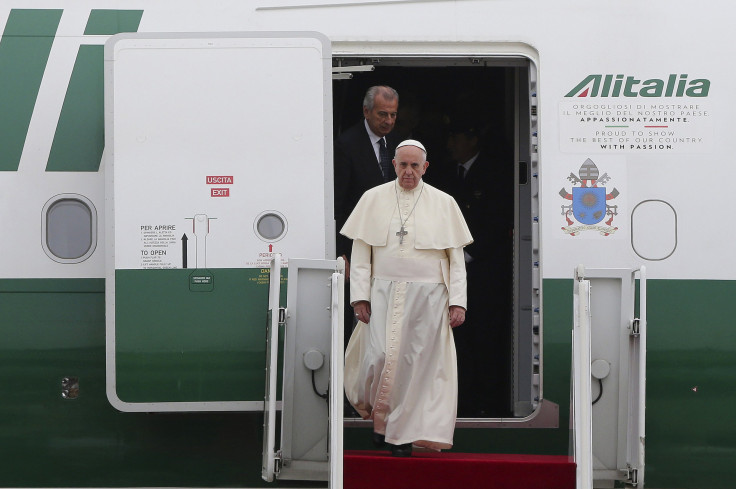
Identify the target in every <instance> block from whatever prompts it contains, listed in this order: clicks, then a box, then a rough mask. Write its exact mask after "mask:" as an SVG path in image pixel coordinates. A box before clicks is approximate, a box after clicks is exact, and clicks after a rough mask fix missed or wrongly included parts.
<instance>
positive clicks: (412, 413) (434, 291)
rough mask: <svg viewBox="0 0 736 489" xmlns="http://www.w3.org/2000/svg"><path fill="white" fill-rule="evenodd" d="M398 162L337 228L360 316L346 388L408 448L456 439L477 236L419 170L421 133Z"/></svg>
mask: <svg viewBox="0 0 736 489" xmlns="http://www.w3.org/2000/svg"><path fill="white" fill-rule="evenodd" d="M393 164H394V168H395V170H396V175H397V179H396V180H395V181H393V182H389V183H386V184H383V185H380V186H378V187H375V188H373V189H371V190H368V191H367V192H366V193H365V194H363V197H362V198H361V199H360V201H359V202H358V205H357V206H356V207H355V210H354V211H353V213H352V214H351V215H350V217H349V218H348V220H347V221H346V223H345V226H344V227H343V228H342V230H341V231H340V232H341V233H342V234H343V235H345V236H347V237H348V238H351V239H352V240H353V252H352V263H351V264H350V296H351V299H352V301H353V302H352V305H353V308H354V311H355V315H356V318H357V320H358V325H357V327H356V328H355V330H354V332H353V334H352V336H351V338H350V342H349V344H348V347H347V350H346V352H345V392H346V395H347V398H348V400H349V401H350V402H351V404H352V405H353V406H354V407H355V409H356V410H357V411H358V413H360V415H361V416H362V417H363V418H364V419H372V420H373V431H374V433H376V434H378V435H384V436H385V441H386V442H387V443H389V444H391V445H393V447H392V450H393V449H394V448H396V447H397V446H405V447H408V450H409V451H408V454H410V453H411V444H413V445H414V446H417V447H425V448H430V449H435V450H439V449H445V448H450V447H451V446H452V440H453V433H454V429H455V418H456V415H457V360H456V354H455V343H454V341H453V337H452V328H453V327H456V326H459V325H460V324H462V323H463V321H464V320H465V309H466V304H467V298H466V282H465V260H464V257H463V247H464V246H466V245H468V244H470V243H471V242H472V241H473V240H472V237H471V235H470V231H469V230H468V227H467V225H466V224H465V220H464V219H463V216H462V213H461V212H460V209H459V208H458V206H457V204H456V203H455V201H454V199H453V198H452V197H451V196H449V195H448V194H446V193H444V192H441V191H439V190H437V189H435V188H434V187H431V186H429V185H427V184H426V183H424V181H423V180H422V175H424V173H425V172H426V170H427V167H428V165H429V163H428V162H427V158H426V150H425V149H424V146H423V145H422V144H421V143H419V142H418V141H414V140H407V141H404V142H402V143H401V144H399V146H398V147H397V149H396V156H395V159H394V160H393ZM394 455H401V454H399V453H397V452H394ZM403 455H406V454H403Z"/></svg>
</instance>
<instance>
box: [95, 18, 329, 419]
mask: <svg viewBox="0 0 736 489" xmlns="http://www.w3.org/2000/svg"><path fill="white" fill-rule="evenodd" d="M330 67H331V52H330V43H329V40H328V39H327V38H325V37H324V36H322V35H321V34H318V33H269V32H259V33H243V34H240V33H236V34H234V33H224V34H223V33H220V34H209V33H201V34H151V33H138V34H121V35H117V36H113V37H112V38H111V39H110V40H109V41H108V42H107V44H106V46H105V127H106V129H105V130H106V147H105V155H106V156H105V165H106V166H105V169H104V171H105V173H106V254H107V265H106V303H107V305H106V307H107V320H106V321H107V391H108V398H109V399H110V402H111V403H112V404H113V405H114V406H115V407H116V408H117V409H119V410H122V411H234V410H251V411H260V410H262V409H263V406H264V402H263V392H264V389H265V379H264V375H263V368H264V365H265V361H266V341H265V336H266V323H267V319H268V316H267V315H268V282H269V266H270V262H271V259H272V257H273V256H274V254H276V253H280V254H281V255H282V257H283V261H284V263H285V264H288V261H289V258H290V257H304V258H314V259H322V260H324V259H331V258H334V220H333V216H332V208H331V202H332V151H331V148H332V135H331V128H332V110H331V103H332V102H331V98H332V97H331V74H330ZM282 280H284V281H285V280H286V277H285V276H284V277H282ZM282 290H284V291H285V290H286V287H283V288H282ZM284 299H285V292H284V293H282V296H281V297H280V298H279V299H278V300H279V301H283V300H284Z"/></svg>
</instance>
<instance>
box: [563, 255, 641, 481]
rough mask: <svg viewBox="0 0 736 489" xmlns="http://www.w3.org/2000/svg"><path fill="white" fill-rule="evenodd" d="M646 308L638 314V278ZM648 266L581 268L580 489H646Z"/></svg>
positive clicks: (577, 370) (577, 346)
mask: <svg viewBox="0 0 736 489" xmlns="http://www.w3.org/2000/svg"><path fill="white" fill-rule="evenodd" d="M637 275H638V279H639V283H638V289H639V290H638V291H639V297H638V309H639V314H638V315H637V314H635V311H636V306H637V301H636V289H637V283H636V278H637ZM646 290H647V286H646V268H645V267H643V266H642V267H641V268H640V269H639V270H629V269H618V268H610V269H604V268H601V269H593V268H584V267H583V266H582V265H580V266H578V268H577V269H576V271H575V281H574V295H573V297H574V306H573V308H574V313H573V317H574V325H573V359H572V385H573V389H572V397H573V399H572V407H573V408H572V409H573V412H572V418H573V420H572V421H573V422H572V426H573V438H574V440H573V443H572V445H573V447H574V457H575V462H576V464H577V487H578V489H588V488H592V487H596V488H599V487H600V488H604V487H614V485H615V484H616V483H617V482H619V483H620V482H623V483H624V484H626V485H629V486H634V487H640V488H641V487H644V419H645V417H644V414H645V401H646V396H645V393H646V331H647V329H646V323H647V322H646Z"/></svg>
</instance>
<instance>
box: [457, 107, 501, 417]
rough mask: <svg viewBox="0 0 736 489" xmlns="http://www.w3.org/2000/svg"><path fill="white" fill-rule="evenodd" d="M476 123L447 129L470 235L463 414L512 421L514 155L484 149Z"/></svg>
mask: <svg viewBox="0 0 736 489" xmlns="http://www.w3.org/2000/svg"><path fill="white" fill-rule="evenodd" d="M482 131H483V126H482V123H480V122H479V121H475V120H473V117H472V116H470V117H467V118H465V119H464V120H459V121H457V122H455V123H453V124H452V125H451V126H450V128H449V135H448V141H447V150H448V152H449V155H450V158H451V160H452V164H451V165H448V167H447V169H448V170H449V171H450V172H451V173H452V175H448V176H447V177H448V178H447V180H448V188H447V190H448V193H450V194H451V195H453V196H454V197H455V199H456V200H457V203H458V205H459V206H460V209H461V210H462V213H463V216H464V217H465V221H466V222H467V223H468V227H469V228H470V232H471V233H472V235H473V239H474V241H473V243H472V244H470V245H469V246H467V247H465V262H466V263H465V267H466V270H467V280H468V310H467V319H466V323H465V326H464V327H463V328H458V329H456V330H455V331H453V333H454V334H455V344H456V346H457V350H458V352H457V353H458V380H459V385H458V390H459V398H458V401H459V402H458V415H459V416H461V417H500V416H508V415H510V406H509V405H508V402H509V391H510V339H511V327H512V323H511V321H512V311H513V309H512V308H513V302H512V301H513V294H512V278H513V275H512V266H513V261H512V260H513V227H514V224H513V222H514V221H513V219H514V178H513V156H512V155H510V154H509V152H508V151H507V150H505V149H504V145H503V144H488V141H486V145H483V144H482V141H481V140H482V139H486V138H485V137H482V134H481V133H482Z"/></svg>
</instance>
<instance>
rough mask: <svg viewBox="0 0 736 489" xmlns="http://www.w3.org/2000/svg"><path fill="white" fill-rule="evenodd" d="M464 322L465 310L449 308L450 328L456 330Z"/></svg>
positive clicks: (456, 307) (458, 307)
mask: <svg viewBox="0 0 736 489" xmlns="http://www.w3.org/2000/svg"><path fill="white" fill-rule="evenodd" d="M464 322H465V308H463V307H460V306H450V326H451V327H453V328H456V327H458V326H460V325H461V324H463V323H464Z"/></svg>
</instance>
